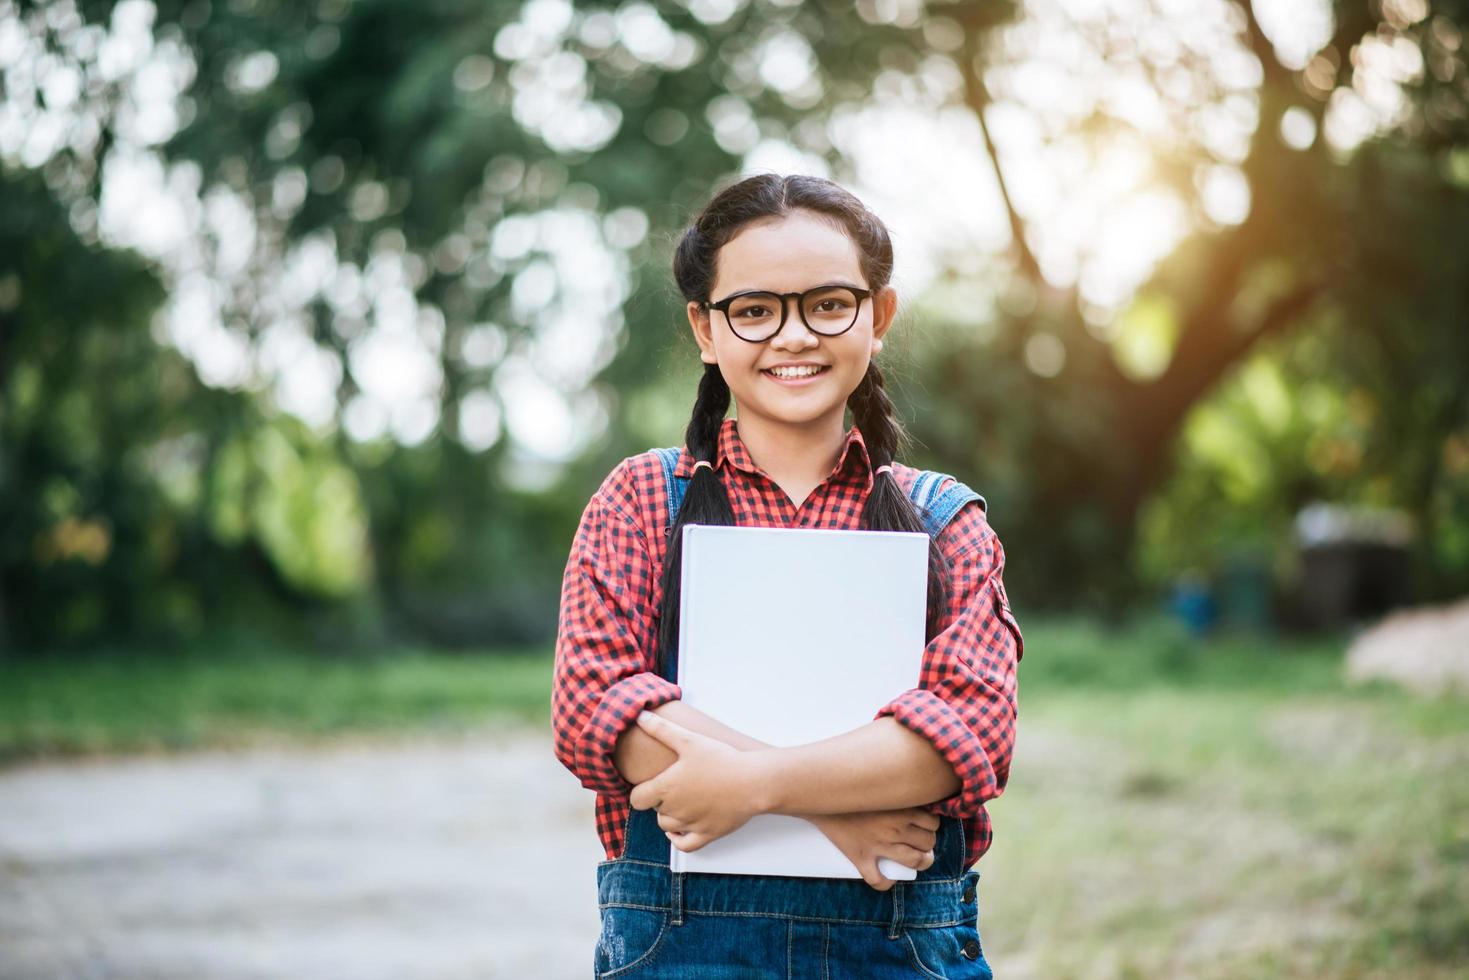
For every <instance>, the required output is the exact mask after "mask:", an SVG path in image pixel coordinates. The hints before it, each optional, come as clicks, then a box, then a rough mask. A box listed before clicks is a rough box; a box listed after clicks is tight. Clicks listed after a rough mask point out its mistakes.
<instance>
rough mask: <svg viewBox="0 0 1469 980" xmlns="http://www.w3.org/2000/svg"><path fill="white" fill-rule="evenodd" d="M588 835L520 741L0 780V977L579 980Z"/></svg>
mask: <svg viewBox="0 0 1469 980" xmlns="http://www.w3.org/2000/svg"><path fill="white" fill-rule="evenodd" d="M592 826H593V824H592V794H591V793H590V792H588V791H586V790H584V789H582V788H581V786H580V785H578V783H577V782H576V780H575V779H574V778H573V777H572V776H571V775H570V774H569V773H567V772H566V771H565V770H564V769H562V768H561V767H560V765H559V764H558V763H557V762H556V760H555V758H554V756H552V754H551V747H550V742H549V739H548V738H547V737H545V736H542V735H537V734H535V733H520V732H516V733H495V732H490V733H484V734H477V735H474V736H466V737H461V738H457V739H452V740H445V739H436V740H432V741H426V740H413V741H394V742H390V743H387V742H354V743H347V744H333V745H329V746H326V747H301V746H286V747H280V748H257V749H250V750H241V751H217V752H216V751H211V752H201V753H194V754H187V755H177V756H169V757H154V758H128V759H118V760H103V761H73V762H65V763H47V764H41V765H30V766H24V767H20V768H11V769H7V770H0V978H3V980H43V978H44V980H70V978H93V977H108V978H143V977H147V978H149V980H172V978H178V980H212V978H245V977H249V978H277V977H279V978H287V977H289V978H292V980H296V978H306V977H309V978H312V980H333V978H341V980H371V978H377V977H382V978H388V977H393V978H406V977H412V978H414V980H449V978H460V977H464V978H469V977H474V978H486V977H516V978H522V977H535V978H558V977H587V976H590V975H591V972H592V969H591V967H592V956H593V947H594V945H595V942H596V936H597V931H598V924H597V923H598V919H597V909H596V863H597V862H598V861H599V860H601V858H602V850H601V848H600V846H599V845H598V844H597V840H596V835H595V833H594V831H593V829H592Z"/></svg>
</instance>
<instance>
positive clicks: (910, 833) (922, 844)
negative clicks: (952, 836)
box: [898, 827, 938, 851]
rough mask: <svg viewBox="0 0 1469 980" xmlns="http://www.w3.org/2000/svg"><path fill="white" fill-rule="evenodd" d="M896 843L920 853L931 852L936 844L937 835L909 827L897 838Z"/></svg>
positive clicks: (929, 831)
mask: <svg viewBox="0 0 1469 980" xmlns="http://www.w3.org/2000/svg"><path fill="white" fill-rule="evenodd" d="M898 841H899V843H903V844H907V845H908V846H909V847H914V848H917V849H918V850H920V851H931V850H933V849H934V846H935V845H936V844H938V834H935V833H934V832H933V831H931V830H924V829H922V828H920V827H909V828H908V829H907V830H906V831H904V832H903V833H902V834H900V835H899V836H898Z"/></svg>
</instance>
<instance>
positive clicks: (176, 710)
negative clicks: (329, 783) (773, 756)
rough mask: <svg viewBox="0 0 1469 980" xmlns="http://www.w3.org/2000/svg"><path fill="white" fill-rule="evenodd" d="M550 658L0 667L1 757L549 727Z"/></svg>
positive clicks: (77, 662) (429, 655)
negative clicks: (348, 735) (533, 725)
mask: <svg viewBox="0 0 1469 980" xmlns="http://www.w3.org/2000/svg"><path fill="white" fill-rule="evenodd" d="M550 677H551V661H550V655H549V653H548V652H547V651H543V650H542V651H535V652H532V653H522V652H517V653H509V654H498V655H489V654H478V655H476V654H458V653H454V654H450V653H438V652H428V651H423V650H412V649H410V650H400V651H383V652H381V653H378V654H374V655H371V656H366V655H364V656H353V657H343V656H330V657H328V656H321V655H313V654H308V653H302V652H290V651H269V652H259V653H243V652H237V651H231V652H229V653H221V654H217V655H210V654H208V653H206V652H204V651H202V650H195V651H191V652H189V653H186V654H148V653H141V652H138V651H111V652H106V653H94V654H88V655H85V656H79V657H59V656H53V657H45V658H42V659H39V660H10V661H3V662H0V759H11V760H15V759H25V758H37V757H43V756H57V755H74V754H92V753H107V752H128V751H139V750H151V749H181V748H199V747H205V746H218V745H232V744H240V743H242V742H249V741H256V740H260V739H263V738H280V737H303V738H313V737H320V736H324V735H336V734H342V733H347V732H393V731H405V732H406V731H419V730H424V729H434V730H442V729H459V728H470V727H476V726H482V725H486V724H504V723H506V722H528V723H541V724H544V723H546V719H547V717H548V704H549V696H550V695H549V690H550Z"/></svg>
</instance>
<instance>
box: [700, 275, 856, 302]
mask: <svg viewBox="0 0 1469 980" xmlns="http://www.w3.org/2000/svg"><path fill="white" fill-rule="evenodd" d="M826 286H846V287H847V288H848V289H865V288H866V287H865V286H859V285H857V284H856V283H855V282H847V281H846V280H845V279H833V280H831V281H830V282H818V283H817V284H816V285H814V286H807V287H806V289H793V290H791V292H798V293H803V292H806V290H810V289H822V288H824V287H826ZM779 292H780V290H779V289H766V288H764V287H762V286H751V287H750V288H749V289H736V290H734V291H733V292H731V293H728V294H726V295H725V297H724V298H725V299H729V298H730V297H731V296H743V295H744V294H745V293H779Z"/></svg>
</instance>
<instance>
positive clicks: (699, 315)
mask: <svg viewBox="0 0 1469 980" xmlns="http://www.w3.org/2000/svg"><path fill="white" fill-rule="evenodd" d="M688 312H689V326H691V327H693V328H694V341H695V342H696V343H697V344H698V345H699V360H701V361H703V362H704V363H705V364H717V363H719V359H718V358H716V357H715V356H714V331H713V329H712V326H711V321H710V317H709V314H710V312H711V311H709V310H706V309H705V308H704V304H703V303H690V304H689V306H688Z"/></svg>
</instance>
